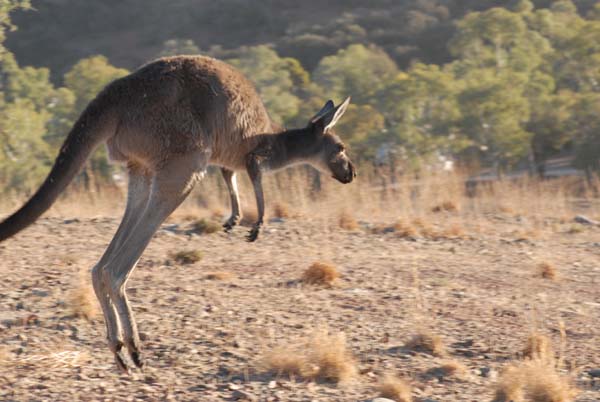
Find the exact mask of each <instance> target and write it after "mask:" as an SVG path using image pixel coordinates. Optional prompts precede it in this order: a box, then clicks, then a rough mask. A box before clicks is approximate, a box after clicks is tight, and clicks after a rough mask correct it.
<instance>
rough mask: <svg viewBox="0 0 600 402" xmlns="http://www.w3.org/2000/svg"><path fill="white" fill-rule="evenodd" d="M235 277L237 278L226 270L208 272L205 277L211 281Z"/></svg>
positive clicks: (228, 279) (227, 279)
mask: <svg viewBox="0 0 600 402" xmlns="http://www.w3.org/2000/svg"><path fill="white" fill-rule="evenodd" d="M233 278H235V275H233V274H232V273H231V272H225V271H215V272H208V273H207V274H206V275H204V279H207V280H209V281H230V280H232V279H233Z"/></svg>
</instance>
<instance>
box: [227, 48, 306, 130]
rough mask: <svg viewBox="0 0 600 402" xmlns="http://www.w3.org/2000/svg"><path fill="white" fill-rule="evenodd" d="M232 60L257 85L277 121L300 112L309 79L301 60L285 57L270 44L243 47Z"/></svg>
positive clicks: (230, 61) (286, 119)
mask: <svg viewBox="0 0 600 402" xmlns="http://www.w3.org/2000/svg"><path fill="white" fill-rule="evenodd" d="M228 62H229V63H231V64H232V65H234V66H236V67H237V68H239V69H240V70H241V71H242V72H243V73H244V74H245V75H246V77H248V78H249V79H250V80H251V81H252V82H254V84H255V85H256V87H257V89H258V92H259V93H260V96H261V98H262V100H263V102H264V103H265V106H266V107H267V110H268V111H269V115H270V116H271V118H272V119H273V120H274V121H275V122H277V123H285V122H287V121H289V120H290V119H292V118H293V117H295V116H296V115H297V114H298V111H299V107H300V103H301V100H300V97H299V96H300V95H301V94H302V90H303V89H306V88H305V86H306V85H308V82H309V78H308V73H307V72H306V71H304V69H303V68H302V66H301V65H300V63H299V62H298V61H297V60H294V59H291V58H282V57H279V55H278V54H277V53H276V52H275V51H274V50H272V49H270V48H269V47H268V46H264V45H261V46H255V47H250V48H246V49H242V51H240V53H239V55H238V57H237V58H235V59H230V60H228Z"/></svg>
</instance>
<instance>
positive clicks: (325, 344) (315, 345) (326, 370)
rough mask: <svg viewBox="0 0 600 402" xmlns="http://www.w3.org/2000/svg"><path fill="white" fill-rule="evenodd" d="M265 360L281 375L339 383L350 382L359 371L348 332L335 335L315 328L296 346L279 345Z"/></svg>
mask: <svg viewBox="0 0 600 402" xmlns="http://www.w3.org/2000/svg"><path fill="white" fill-rule="evenodd" d="M264 363H265V365H266V367H267V369H269V370H271V371H274V372H276V373H277V374H279V375H290V376H301V377H303V378H307V379H313V380H324V381H332V382H336V383H343V382H347V381H348V380H350V379H352V378H354V377H355V376H356V375H357V373H358V370H357V368H356V361H355V360H354V358H353V357H352V355H351V353H350V352H349V350H348V348H347V345H346V337H345V335H344V333H343V332H339V333H337V334H331V333H329V332H328V331H327V330H323V329H320V330H315V331H313V332H312V333H311V334H310V335H309V336H308V337H307V338H306V339H304V340H303V341H301V342H299V343H298V344H296V345H294V344H292V345H288V346H280V347H278V348H275V349H274V350H273V351H272V352H270V353H268V354H267V355H266V356H265V359H264Z"/></svg>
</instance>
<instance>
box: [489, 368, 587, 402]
mask: <svg viewBox="0 0 600 402" xmlns="http://www.w3.org/2000/svg"><path fill="white" fill-rule="evenodd" d="M576 395H577V390H576V389H575V388H573V387H572V385H571V382H570V381H569V379H568V378H567V377H565V376H561V375H560V374H559V373H558V372H557V371H556V369H555V367H554V366H553V365H552V364H549V363H548V362H545V361H542V360H528V361H523V362H519V363H516V364H513V365H511V366H509V367H508V368H507V369H505V370H504V371H503V373H502V374H501V375H500V379H499V380H498V382H497V383H496V389H495V397H494V401H493V402H519V401H532V402H571V401H573V400H574V398H575V396H576Z"/></svg>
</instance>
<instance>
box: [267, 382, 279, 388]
mask: <svg viewBox="0 0 600 402" xmlns="http://www.w3.org/2000/svg"><path fill="white" fill-rule="evenodd" d="M268 387H269V388H271V389H273V388H277V381H269V385H268Z"/></svg>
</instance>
